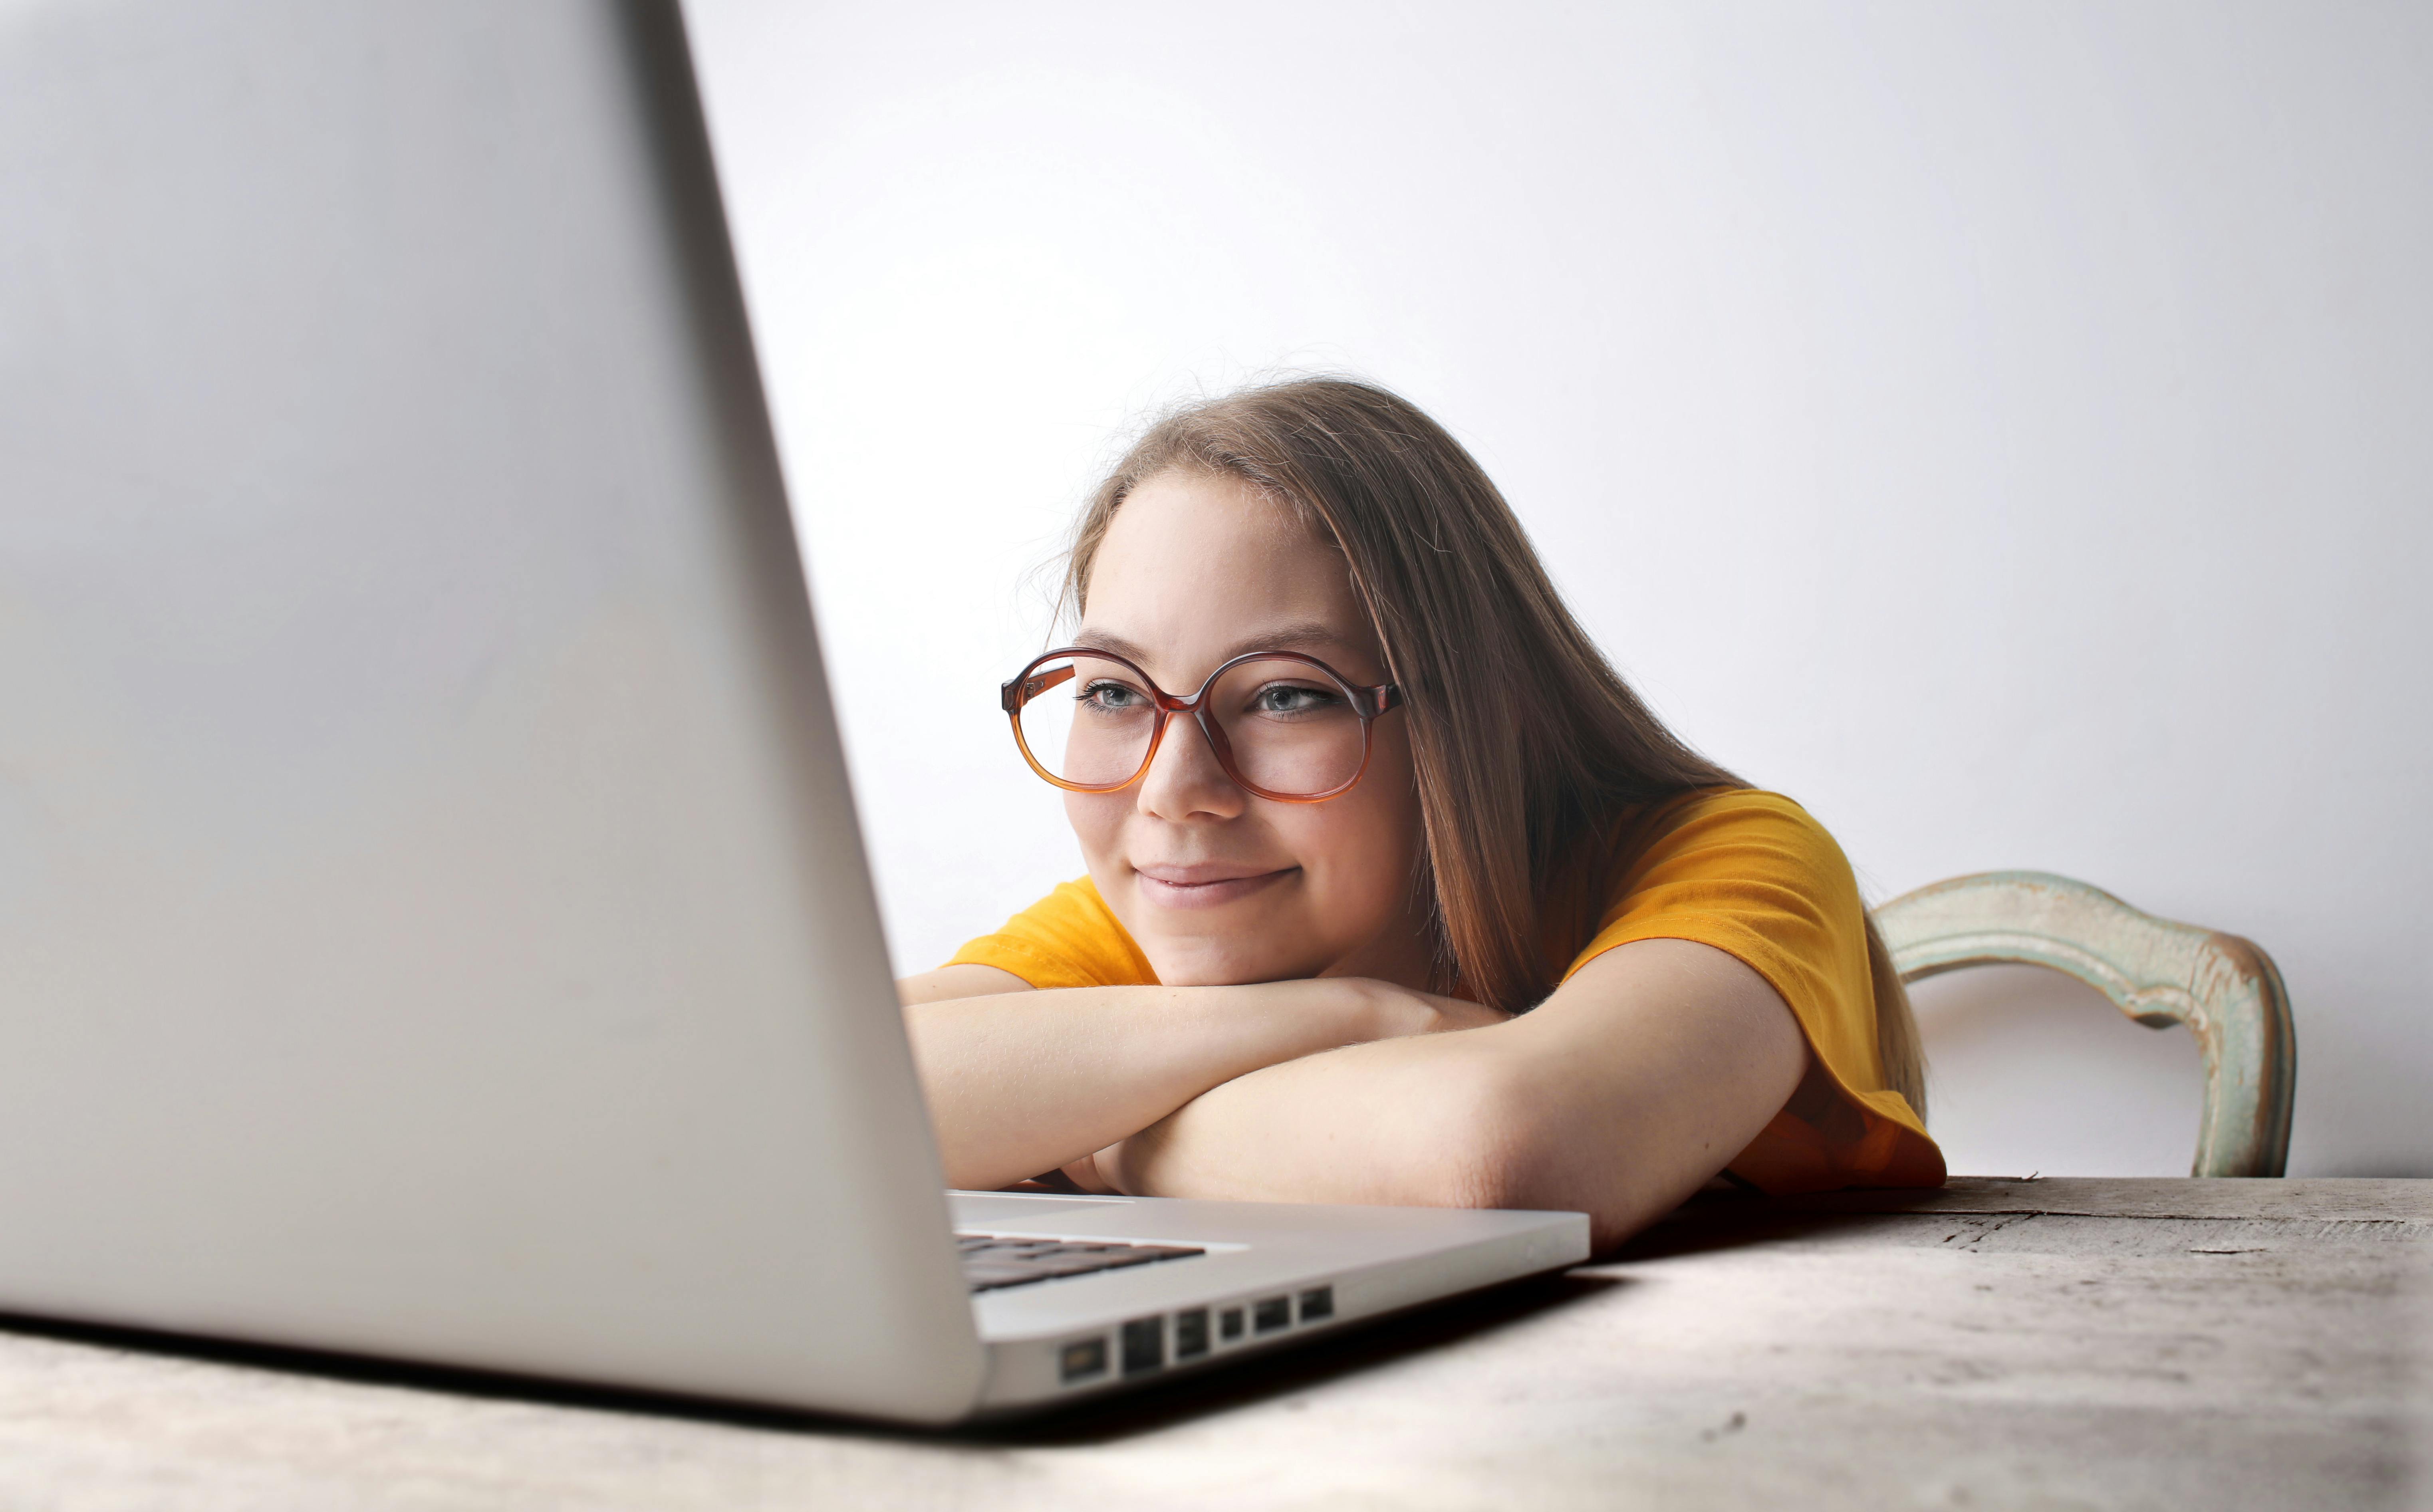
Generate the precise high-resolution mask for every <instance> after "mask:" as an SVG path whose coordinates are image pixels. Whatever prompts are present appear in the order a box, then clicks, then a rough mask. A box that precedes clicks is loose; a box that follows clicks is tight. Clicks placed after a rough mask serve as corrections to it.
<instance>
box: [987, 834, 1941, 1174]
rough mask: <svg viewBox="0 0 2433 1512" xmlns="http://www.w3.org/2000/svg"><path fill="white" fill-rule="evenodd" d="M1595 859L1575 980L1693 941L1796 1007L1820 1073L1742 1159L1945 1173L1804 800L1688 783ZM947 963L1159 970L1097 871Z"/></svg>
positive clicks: (1562, 905)
mask: <svg viewBox="0 0 2433 1512" xmlns="http://www.w3.org/2000/svg"><path fill="white" fill-rule="evenodd" d="M1583 875H1586V876H1592V877H1593V879H1594V881H1593V885H1594V886H1595V890H1596V891H1595V900H1601V902H1602V908H1601V909H1594V910H1593V911H1592V910H1591V909H1590V908H1587V907H1581V906H1579V905H1580V904H1582V903H1586V902H1590V901H1591V900H1589V899H1581V898H1578V897H1576V896H1574V897H1573V898H1569V899H1566V898H1564V897H1561V896H1557V897H1556V898H1552V899H1549V900H1548V903H1549V907H1548V908H1547V909H1545V910H1544V911H1545V916H1546V917H1547V919H1548V920H1549V924H1548V938H1547V941H1546V947H1547V960H1549V961H1550V962H1553V961H1565V960H1567V961H1568V962H1569V964H1568V965H1567V966H1565V967H1564V969H1563V972H1562V976H1563V977H1565V978H1566V979H1568V978H1569V977H1571V975H1572V974H1573V973H1574V972H1576V971H1578V970H1579V969H1580V968H1581V967H1582V966H1585V965H1587V964H1588V963H1589V962H1590V961H1591V960H1595V959H1596V958H1597V957H1598V956H1601V955H1603V954H1604V953H1605V952H1607V951H1608V950H1611V949H1612V948H1614V947H1615V946H1616V945H1622V944H1628V943H1631V942H1632V941H1635V940H1693V941H1696V942H1697V943H1700V944H1704V945H1712V946H1713V947H1714V948H1716V949H1718V950H1721V951H1723V952H1725V953H1726V954H1727V955H1730V956H1733V957H1735V958H1737V959H1739V960H1742V961H1744V962H1745V963H1747V965H1748V966H1749V968H1750V969H1751V970H1753V971H1755V972H1756V973H1757V974H1758V975H1759V976H1761V977H1764V978H1765V979H1766V981H1767V982H1768V984H1770V985H1771V986H1772V987H1773V988H1774V990H1775V991H1776V992H1777V993H1778V994H1780V995H1781V997H1782V1000H1783V1001H1784V1002H1785V1003H1787V1004H1789V1005H1790V1007H1791V1011H1792V1013H1793V1015H1794V1016H1795V1017H1796V1018H1797V1019H1798V1021H1799V1028H1800V1031H1801V1032H1802V1033H1803V1034H1805V1035H1806V1036H1807V1039H1808V1048H1809V1052H1810V1058H1811V1061H1810V1063H1811V1067H1812V1071H1811V1074H1810V1076H1809V1077H1808V1079H1806V1080H1805V1081H1804V1082H1803V1083H1802V1084H1801V1086H1800V1088H1799V1090H1798V1091H1797V1092H1796V1093H1795V1094H1794V1095H1793V1096H1792V1099H1791V1102H1790V1105H1789V1106H1787V1107H1785V1108H1784V1109H1783V1111H1782V1112H1781V1113H1778V1114H1776V1115H1775V1118H1774V1121H1773V1122H1772V1123H1770V1124H1768V1125H1767V1126H1766V1127H1765V1129H1764V1130H1763V1131H1762V1132H1761V1133H1760V1134H1759V1135H1758V1136H1757V1138H1756V1139H1755V1140H1753V1141H1751V1142H1750V1144H1749V1147H1747V1148H1746V1149H1744V1150H1743V1151H1741V1153H1740V1154H1739V1155H1738V1156H1737V1157H1735V1158H1734V1159H1733V1161H1732V1163H1731V1164H1730V1166H1729V1167H1728V1169H1729V1170H1730V1171H1731V1173H1732V1174H1733V1175H1735V1176H1737V1177H1739V1178H1741V1179H1742V1180H1743V1181H1747V1182H1749V1183H1750V1184H1751V1185H1754V1186H1756V1187H1759V1188H1760V1189H1761V1190H1763V1191H1767V1192H1774V1193H1787V1192H1819V1191H1830V1190H1833V1189H1835V1188H1838V1187H1845V1186H1939V1185H1941V1184H1942V1183H1943V1174H1944V1173H1943V1152H1942V1151H1941V1150H1939V1149H1937V1148H1936V1147H1935V1145H1934V1141H1933V1140H1931V1139H1930V1138H1928V1137H1927V1133H1926V1128H1925V1126H1924V1125H1923V1124H1922V1123H1920V1122H1919V1121H1918V1117H1917V1114H1916V1113H1915V1112H1914V1110H1912V1109H1911V1107H1910V1106H1909V1103H1908V1102H1907V1101H1906V1100H1905V1099H1904V1098H1903V1097H1902V1096H1901V1095H1900V1094H1899V1093H1897V1092H1894V1091H1891V1090H1889V1089H1888V1088H1887V1087H1886V1086H1885V1085H1884V1074H1883V1066H1882V1062H1880V1060H1879V1058H1878V1056H1877V1054H1876V1001H1875V984H1874V978H1873V977H1872V976H1871V975H1870V974H1869V972H1868V969H1867V941H1866V933H1865V919H1866V915H1865V911H1864V909H1863V906H1862V904H1861V903H1860V901H1859V886H1858V881H1857V879H1856V878H1855V877H1853V876H1852V875H1851V874H1850V863H1849V862H1848V861H1847V860H1846V859H1845V858H1844V857H1843V855H1842V848H1841V847H1840V846H1839V845H1837V844H1835V843H1834V842H1833V837H1832V836H1830V835H1829V834H1827V833H1826V832H1825V828H1824V826H1823V825H1821V824H1817V823H1816V821H1815V820H1813V819H1812V818H1810V817H1809V816H1808V811H1807V810H1806V809H1804V808H1801V807H1799V806H1798V805H1797V804H1795V803H1793V802H1792V801H1791V800H1790V799H1788V798H1785V797H1783V796H1782V795H1780V794H1779V793H1771V792H1759V791H1755V790H1748V789H1708V790H1702V791H1698V792H1691V793H1684V794H1682V795H1680V796H1679V797H1676V798H1673V799H1670V800H1668V801H1666V802H1664V803H1660V804H1655V805H1651V806H1649V807H1646V808H1643V809H1641V810H1639V811H1637V812H1635V813H1632V814H1629V815H1625V817H1624V819H1623V821H1622V822H1621V824H1619V825H1618V826H1617V827H1616V830H1615V840H1614V843H1613V845H1612V846H1611V847H1610V850H1609V852H1608V860H1607V862H1606V864H1605V866H1604V867H1603V868H1602V869H1601V871H1596V872H1591V873H1585V874H1583ZM1567 919H1568V920H1571V921H1573V922H1572V923H1571V924H1569V925H1568V926H1567V925H1566V924H1565V923H1564V922H1563V921H1565V920H1567ZM1583 932H1584V933H1585V935H1586V938H1585V939H1583V938H1581V935H1582V934H1583ZM949 964H952V965H965V964H971V965H980V966H995V967H997V968H998V969H999V970H1002V971H1008V972H1012V974H1013V975H1014V976H1016V977H1021V978H1022V979H1023V980H1024V981H1026V982H1029V984H1030V985H1031V986H1033V987H1037V988H1043V989H1044V988H1052V987H1124V986H1140V987H1147V986H1154V985H1155V984H1156V982H1157V974H1156V972H1155V971H1154V970H1153V969H1152V968H1151V967H1150V965H1149V963H1148V957H1146V956H1144V955H1142V954H1141V950H1140V946H1139V945H1137V944H1135V943H1133V942H1132V938H1131V935H1130V934H1128V933H1127V932H1126V931H1125V929H1124V926H1123V925H1122V924H1121V923H1120V922H1119V921H1118V920H1117V919H1116V918H1115V915H1114V910H1112V909H1109V908H1108V907H1107V905H1106V900H1105V899H1103V898H1101V897H1100V896H1099V895H1098V890H1097V887H1096V886H1094V885H1093V884H1092V883H1091V882H1090V880H1089V878H1087V877H1083V878H1081V879H1080V880H1079V881H1073V882H1066V883H1063V884H1062V885H1060V886H1059V887H1058V888H1057V889H1056V890H1055V891H1054V892H1050V893H1049V894H1048V895H1047V896H1046V897H1045V898H1042V899H1040V900H1039V901H1038V902H1037V903H1034V904H1032V905H1031V906H1030V907H1029V908H1028V909H1023V910H1022V911H1021V912H1020V913H1017V914H1015V915H1014V916H1013V917H1012V918H1011V919H1009V920H1007V921H1006V923H1005V926H1004V927H1003V928H1001V929H999V930H998V931H997V932H996V933H995V934H991V935H983V936H981V937H980V938H979V939H978V940H974V941H972V942H971V943H968V944H966V945H964V946H963V948H962V949H961V950H959V951H957V952H956V953H955V959H954V960H953V961H951V962H949Z"/></svg>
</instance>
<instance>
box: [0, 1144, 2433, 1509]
mask: <svg viewBox="0 0 2433 1512" xmlns="http://www.w3.org/2000/svg"><path fill="white" fill-rule="evenodd" d="M2428 1283H2433V1181H2323V1180H2301V1181H1992V1180H1975V1181H1954V1182H1953V1183H1952V1184H1951V1185H1950V1186H1949V1187H1948V1188H1946V1189H1944V1190H1942V1191H1939V1192H1931V1193H1872V1194H1846V1195H1842V1196H1837V1197H1833V1198H1815V1199H1808V1200H1800V1201H1788V1202H1767V1201H1760V1200H1750V1199H1739V1200H1732V1201H1724V1202H1716V1203H1711V1204H1706V1205H1701V1206H1697V1207H1693V1208H1692V1209H1689V1210H1686V1211H1685V1212H1684V1213H1682V1214H1680V1215H1676V1217H1674V1218H1673V1219H1671V1220H1668V1221H1667V1222H1666V1223H1664V1224H1662V1225H1660V1226H1659V1228H1657V1229H1656V1230H1653V1231H1651V1232H1649V1233H1648V1234H1647V1235H1645V1236H1643V1237H1642V1239H1641V1240H1640V1241H1639V1242H1637V1243H1636V1244H1634V1245H1633V1246H1631V1247H1630V1248H1629V1249H1626V1250H1625V1251H1624V1252H1623V1253H1622V1254H1621V1255H1619V1256H1617V1257H1615V1258H1614V1259H1612V1260H1610V1261H1608V1262H1607V1263H1604V1264H1600V1265H1594V1266H1584V1267H1582V1268H1580V1269H1579V1270H1576V1271H1574V1272H1572V1273H1571V1274H1570V1275H1569V1276H1567V1277H1564V1278H1561V1279H1559V1280H1553V1281H1546V1282H1539V1283H1524V1284H1523V1285H1522V1286H1519V1287H1514V1288H1509V1289H1506V1290H1505V1291H1503V1292H1500V1293H1496V1294H1492V1295H1489V1296H1487V1297H1483V1298H1477V1299H1472V1300H1468V1301H1464V1302H1461V1303H1457V1304H1455V1305H1454V1306H1450V1307H1446V1308H1441V1309H1437V1310H1434V1311H1431V1312H1428V1313H1425V1314H1421V1315H1419V1316H1417V1317H1411V1318H1406V1319H1404V1320H1402V1321H1399V1322H1394V1323H1388V1324H1386V1325H1382V1326H1380V1327H1378V1328H1376V1329H1374V1330H1371V1331H1370V1332H1369V1333H1366V1334H1357V1335H1353V1336H1349V1337H1347V1338H1344V1339H1342V1340H1340V1341H1337V1342H1335V1343H1332V1344H1330V1345H1327V1346H1325V1347H1322V1348H1315V1349H1311V1350H1307V1351H1301V1352H1299V1353H1296V1354H1291V1355H1287V1356H1284V1357H1280V1358H1278V1359H1276V1360H1273V1361H1270V1362H1268V1363H1266V1364H1263V1365H1255V1366H1250V1367H1245V1368H1239V1369H1236V1370H1234V1371H1233V1372H1232V1373H1230V1374H1218V1375H1215V1376H1211V1377H1208V1378H1205V1379H1203V1380H1202V1381H1200V1382H1198V1383H1178V1384H1176V1385H1172V1386H1169V1387H1166V1388H1165V1389H1163V1390H1160V1391H1157V1392H1153V1393H1149V1394H1147V1395H1145V1396H1142V1397H1137V1398H1134V1399H1132V1400H1131V1402H1127V1403H1123V1404H1120V1405H1111V1406H1108V1407H1104V1408H1100V1409H1097V1410H1095V1411H1090V1412H1086V1413H1080V1414H1076V1415H1073V1416H1069V1417H1065V1418H1061V1419H1046V1420H1044V1421H1036V1422H1033V1423H1030V1424H1028V1425H1023V1426H1018V1427H1014V1428H1008V1429H1000V1430H996V1431H994V1432H986V1433H967V1434H961V1435H951V1436H935V1435H918V1434H909V1433H907V1434H899V1433H890V1432H885V1431H877V1430H872V1429H869V1428H863V1427H854V1426H841V1425H839V1424H836V1423H832V1422H811V1421H805V1420H802V1419H790V1418H780V1417H772V1416H761V1415H754V1414H746V1413H732V1412H721V1411H714V1410H705V1409H699V1408H686V1407H681V1406H674V1407H672V1406H668V1405H665V1404H652V1403H636V1402H630V1401H619V1400H614V1399H604V1398H598V1397H590V1396H586V1395H582V1394H577V1393H565V1394H559V1393H552V1392H547V1391H544V1390H534V1389H525V1388H507V1387H500V1386H496V1385H484V1384H481V1383H474V1382H468V1381H465V1380H460V1379H454V1378H449V1377H445V1376H437V1375H432V1374H427V1373H417V1372H411V1371H403V1370H396V1369H391V1368H383V1367H370V1366H355V1365H343V1364H339V1365H333V1364H331V1363H328V1362H320V1363H312V1362H298V1361H296V1360H293V1359H283V1358H278V1357H272V1356H265V1355H260V1354H254V1353H249V1352H247V1351H233V1350H222V1349H212V1348H207V1347H186V1346H177V1347H164V1346H162V1345H161V1344H159V1343H157V1342H153V1343H146V1344H145V1345H144V1347H140V1348H136V1347H129V1343H128V1341H127V1340H124V1339H118V1338H112V1337H110V1336H107V1335H97V1334H90V1333H77V1332H73V1331H62V1330H54V1329H49V1328H44V1327H42V1326H39V1325H26V1324H18V1325H15V1326H13V1327H12V1328H11V1329H10V1330H9V1331H6V1332H0V1506H5V1507H7V1508H9V1509H12V1512H13V1509H16V1508H33V1507H42V1508H52V1507H56V1508H87V1507H113V1508H114V1507H145V1508H150V1507H163V1506H169V1507H178V1508H183V1509H196V1512H200V1509H211V1508H238V1507H242V1508H247V1509H248V1512H252V1509H261V1508H282V1507H297V1508H304V1507H310V1508H315V1509H321V1508H341V1507H344V1508H352V1507H417V1508H418V1507H430V1508H493V1507H495V1508H515V1509H517V1512H529V1509H534V1508H542V1507H561V1506H564V1507H586V1508H591V1507H598V1508H627V1507H631V1508H653V1509H660V1508H670V1507H695V1506H698V1507H717V1508H722V1509H740V1508H753V1507H798V1506H799V1507H837V1506H874V1507H876V1506H885V1507H891V1508H893V1507H904V1508H932V1507H936V1508H945V1507H976V1508H988V1509H990V1512H1018V1509H1023V1508H1032V1507H1039V1508H1054V1509H1057V1512H1095V1509H1097V1508H1102V1507H1133V1506H1157V1507H1162V1508H1197V1507H1207V1508H1229V1509H1230V1508H1241V1507H1326V1508H1337V1507H1391V1508H1396V1509H1404V1508H1434V1507H1482V1506H1499V1507H1500V1506H1511V1507H1526V1508H1532V1509H1535V1508H1562V1507H1596V1508H1608V1507H1626V1506H1642V1505H1644V1506H1651V1507H1667V1508H1703V1507H1725V1506H1732V1507H1739V1506H1761V1507H1782V1508H1795V1509H1799V1512H1807V1509H1813V1508H1835V1507H1867V1508H1878V1507H1992V1506H2039V1507H2042V1506H2051V1507H2130V1506H2136V1507H2147V1506H2151V1507H2169V1508H2173V1509H2180V1508H2204V1509H2207V1512H2211V1509H2218V1508H2232V1507H2276V1508H2277V1507H2342V1508H2349V1507H2356V1508H2372V1507H2386V1506H2424V1505H2433V1494H2428V1493H2433V1479H2428V1476H2433V1470H2428V1456H2433V1436H2428V1434H2427V1432H2426V1431H2427V1429H2428V1427H2433V1422H2428V1418H2427V1414H2426V1411H2425V1403H2426V1401H2427V1396H2426V1393H2427V1389H2428V1387H2427V1377H2426V1375H2425V1374H2424V1372H2425V1370H2426V1368H2427V1365H2428V1361H2429V1360H2433V1350H2428V1344H2427V1308H2426V1301H2427V1299H2428V1296H2429V1295H2433V1284H2428Z"/></svg>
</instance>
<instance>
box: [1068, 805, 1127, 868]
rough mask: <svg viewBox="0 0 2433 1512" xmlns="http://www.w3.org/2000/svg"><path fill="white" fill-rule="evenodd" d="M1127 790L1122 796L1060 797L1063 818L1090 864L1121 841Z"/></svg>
mask: <svg viewBox="0 0 2433 1512" xmlns="http://www.w3.org/2000/svg"><path fill="white" fill-rule="evenodd" d="M1131 797H1132V794H1131V790H1130V789H1126V790H1124V791H1122V792H1068V793H1066V794H1065V795H1064V818H1065V820H1066V822H1067V823H1069V824H1072V826H1073V835H1074V838H1075V839H1077V840H1079V841H1080V842H1081V854H1082V855H1083V856H1085V857H1087V858H1089V859H1090V861H1091V862H1092V864H1093V865H1094V866H1095V864H1096V863H1097V860H1098V859H1099V858H1101V857H1104V856H1107V855H1109V854H1111V853H1113V852H1114V849H1115V847H1116V844H1117V842H1118V841H1120V840H1121V838H1122V836H1123V830H1124V816H1125V815H1126V814H1128V813H1130V812H1131V807H1132V806H1131Z"/></svg>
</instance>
